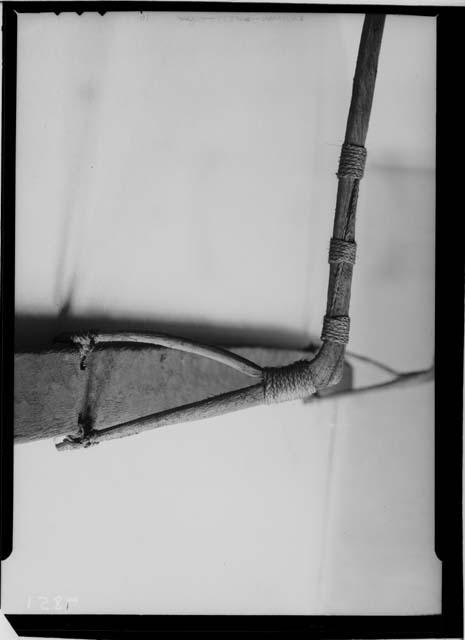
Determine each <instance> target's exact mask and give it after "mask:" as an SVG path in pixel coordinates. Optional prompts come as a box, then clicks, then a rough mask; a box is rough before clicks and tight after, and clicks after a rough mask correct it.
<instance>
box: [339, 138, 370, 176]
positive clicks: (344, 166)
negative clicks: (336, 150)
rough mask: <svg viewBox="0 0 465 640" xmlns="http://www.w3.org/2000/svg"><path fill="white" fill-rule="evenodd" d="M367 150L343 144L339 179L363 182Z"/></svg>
mask: <svg viewBox="0 0 465 640" xmlns="http://www.w3.org/2000/svg"><path fill="white" fill-rule="evenodd" d="M366 157H367V150H366V149H365V147H360V146H358V145H355V144H349V143H346V144H343V145H342V148H341V156H340V158H339V169H338V172H337V177H338V178H355V179H357V180H361V179H362V178H363V172H364V170H365V162H366Z"/></svg>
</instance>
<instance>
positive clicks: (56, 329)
mask: <svg viewBox="0 0 465 640" xmlns="http://www.w3.org/2000/svg"><path fill="white" fill-rule="evenodd" d="M90 329H101V330H108V331H111V330H114V331H115V330H120V331H159V332H162V333H170V334H173V335H177V336H182V337H185V338H190V339H192V340H198V341H200V342H206V343H211V344H218V345H224V346H242V347H247V346H254V347H275V348H286V349H307V348H312V347H315V346H316V345H318V343H319V341H318V339H316V338H315V339H313V338H312V339H310V338H309V335H308V333H307V332H304V331H302V332H298V331H289V330H286V329H282V328H279V327H273V326H269V325H268V326H262V327H258V326H253V327H250V326H248V327H247V326H235V325H230V326H228V325H224V324H222V325H217V324H213V323H208V322H203V321H195V320H188V321H179V320H177V321H172V320H170V319H168V318H162V319H157V318H152V319H150V320H148V319H147V318H145V319H136V318H134V317H129V318H128V317H122V316H120V317H115V316H111V317H109V316H105V315H103V314H94V315H92V314H88V315H83V316H75V315H68V314H67V313H66V312H65V313H62V314H60V315H56V316H55V315H47V314H24V313H22V314H17V315H16V316H15V351H17V352H24V351H38V350H41V349H43V348H47V347H49V346H50V345H51V344H52V342H53V339H54V338H55V336H57V335H59V334H60V333H66V332H72V331H86V330H90Z"/></svg>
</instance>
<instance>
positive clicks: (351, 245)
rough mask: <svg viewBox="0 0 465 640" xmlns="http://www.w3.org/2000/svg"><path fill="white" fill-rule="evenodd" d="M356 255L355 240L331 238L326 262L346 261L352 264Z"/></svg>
mask: <svg viewBox="0 0 465 640" xmlns="http://www.w3.org/2000/svg"><path fill="white" fill-rule="evenodd" d="M356 256H357V244H356V243H355V242H349V241H347V240H340V239H339V238H331V242H330V245H329V255H328V262H329V263H330V264H338V263H340V262H347V263H348V264H352V265H354V264H355V259H356Z"/></svg>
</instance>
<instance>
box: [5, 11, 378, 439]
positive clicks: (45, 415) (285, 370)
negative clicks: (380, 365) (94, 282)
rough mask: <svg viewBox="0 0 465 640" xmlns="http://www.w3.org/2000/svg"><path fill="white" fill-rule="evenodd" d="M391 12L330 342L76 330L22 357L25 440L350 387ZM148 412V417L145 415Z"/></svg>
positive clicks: (348, 170) (334, 295)
mask: <svg viewBox="0 0 465 640" xmlns="http://www.w3.org/2000/svg"><path fill="white" fill-rule="evenodd" d="M384 21H385V16H384V15H367V16H366V17H365V21H364V25H363V30H362V35H361V40H360V47H359V52H358V58H357V65H356V70H355V76H354V81H353V92H352V100H351V104H350V110H349V116H348V120H347V127H346V134H345V139H344V144H343V147H342V152H341V160H340V164H339V171H338V174H337V175H338V191H337V200H336V211H335V217H334V227H333V237H332V239H331V246H330V254H329V262H330V273H329V284H328V297H327V307H326V316H325V318H324V321H323V331H322V335H321V339H322V344H321V346H320V348H319V349H318V350H317V351H316V352H315V351H291V350H276V349H263V348H261V349H258V348H257V349H246V348H242V349H233V350H231V352H228V351H226V350H222V349H220V348H218V347H211V346H208V345H200V344H197V343H193V342H191V341H188V340H184V339H181V338H174V337H170V336H163V335H161V334H134V333H131V334H130V333H125V332H122V333H118V334H114V333H113V334H108V333H106V334H105V333H101V332H99V331H95V332H88V333H85V334H74V335H70V336H68V337H67V338H65V342H64V343H58V344H56V345H54V347H53V348H51V349H50V350H47V351H43V352H40V353H24V354H16V356H15V438H16V441H17V442H21V441H23V442H24V441H29V440H35V439H38V438H49V437H53V436H58V435H66V436H67V437H66V438H65V440H64V441H63V442H62V443H60V444H58V445H57V448H58V449H60V450H68V449H75V448H80V447H87V446H90V445H92V444H96V443H98V442H102V441H104V440H108V439H113V438H119V437H123V436H128V435H133V434H135V433H139V432H141V431H146V430H147V429H153V428H156V427H159V426H164V425H168V424H174V423H177V422H183V421H188V420H198V419H202V418H206V417H211V416H215V415H220V414H223V413H226V412H229V411H234V410H238V409H244V408H247V407H253V406H257V405H260V404H264V403H273V402H281V401H284V400H290V399H297V398H301V399H305V398H308V397H309V396H310V395H312V394H317V395H321V394H323V393H325V392H327V390H328V389H330V388H335V389H336V388H337V389H339V390H340V389H341V388H347V385H348V380H349V378H350V369H349V367H348V365H347V363H345V350H346V344H347V342H348V338H349V326H350V319H349V305H350V292H351V283H352V272H353V267H354V263H355V251H356V244H355V213H356V205H357V196H358V188H359V182H360V179H361V178H362V176H363V172H364V164H365V158H366V150H365V140H366V135H367V130H368V123H369V118H370V113H371V106H372V101H373V94H374V88H375V80H376V72H377V65H378V56H379V51H380V46H381V39H382V34H383V28H384ZM141 415H142V416H143V417H140V416H141Z"/></svg>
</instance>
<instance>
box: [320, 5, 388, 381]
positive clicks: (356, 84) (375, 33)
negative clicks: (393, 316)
mask: <svg viewBox="0 0 465 640" xmlns="http://www.w3.org/2000/svg"><path fill="white" fill-rule="evenodd" d="M385 20H386V16H385V15H384V14H367V15H366V16H365V20H364V23H363V28H362V35H361V38H360V45H359V49H358V55H357V64H356V67H355V74H354V79H353V85H352V97H351V102H350V108H349V115H348V117H347V124H346V132H345V137H344V143H346V144H351V145H356V146H359V147H364V146H365V142H366V137H367V133H368V125H369V122H370V115H371V107H372V104H373V97H374V92H375V84H376V75H377V71H378V59H379V53H380V50H381V41H382V38H383V31H384V24H385ZM354 186H355V180H354V178H351V177H340V178H339V181H338V188H337V197H336V210H335V214H334V225H333V237H334V238H337V239H339V240H346V241H349V242H354V241H355V209H354V208H353V207H351V201H352V198H353V197H354ZM352 272H353V266H352V265H351V264H349V263H342V264H332V265H331V266H330V271H329V281H328V295H327V303H326V315H327V316H333V317H334V316H347V315H349V307H350V294H351V287H352ZM344 353H345V345H342V344H337V343H335V342H325V343H324V344H323V346H322V347H321V349H320V351H319V352H318V354H317V356H316V358H315V362H314V370H315V371H317V374H318V376H319V377H318V379H317V386H323V385H324V384H332V382H333V381H337V380H338V379H339V376H340V375H342V364H343V362H344Z"/></svg>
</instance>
